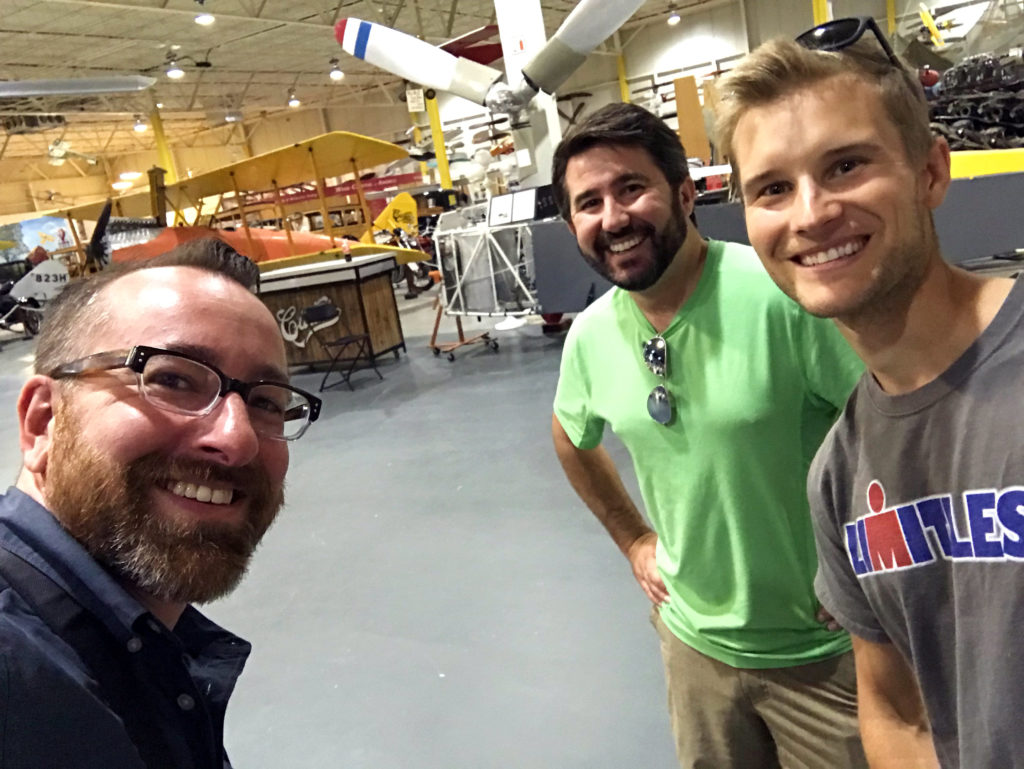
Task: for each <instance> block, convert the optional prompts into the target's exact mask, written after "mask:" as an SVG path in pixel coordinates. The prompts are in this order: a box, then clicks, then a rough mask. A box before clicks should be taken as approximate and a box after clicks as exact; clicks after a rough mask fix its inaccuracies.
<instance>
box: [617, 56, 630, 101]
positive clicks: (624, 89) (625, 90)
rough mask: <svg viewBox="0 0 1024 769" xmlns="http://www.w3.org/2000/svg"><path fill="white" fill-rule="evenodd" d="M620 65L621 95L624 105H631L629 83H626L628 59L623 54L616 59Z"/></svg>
mask: <svg viewBox="0 0 1024 769" xmlns="http://www.w3.org/2000/svg"><path fill="white" fill-rule="evenodd" d="M616 58H617V61H618V65H619V95H620V96H621V97H622V103H623V104H629V83H627V82H626V57H625V56H623V55H622V54H621V53H620V54H619V55H618V56H617V57H616Z"/></svg>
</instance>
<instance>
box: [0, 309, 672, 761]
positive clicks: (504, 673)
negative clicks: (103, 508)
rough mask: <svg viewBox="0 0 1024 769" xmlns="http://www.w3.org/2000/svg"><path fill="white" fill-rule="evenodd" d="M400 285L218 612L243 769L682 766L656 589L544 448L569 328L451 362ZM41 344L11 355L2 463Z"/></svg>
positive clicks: (11, 471)
mask: <svg viewBox="0 0 1024 769" xmlns="http://www.w3.org/2000/svg"><path fill="white" fill-rule="evenodd" d="M398 301H399V305H400V307H401V308H402V315H403V326H404V328H405V333H406V338H407V342H408V345H409V352H408V354H407V355H406V354H403V355H402V356H401V359H400V360H397V361H396V360H394V359H393V358H390V357H389V358H387V359H386V360H382V365H381V370H382V373H383V374H384V377H385V379H384V381H378V380H377V378H376V377H375V376H374V375H373V374H372V372H362V373H359V374H356V375H355V377H354V379H353V382H354V384H355V388H356V390H355V392H349V391H348V389H347V388H344V387H343V386H342V387H340V388H336V389H333V390H331V391H328V392H326V393H324V394H323V397H324V410H323V415H322V417H321V419H320V421H319V422H317V423H316V424H315V425H314V426H313V427H312V428H311V429H310V431H309V432H308V433H307V434H306V436H305V437H303V438H302V440H300V441H298V442H297V443H295V444H293V451H292V464H291V470H290V472H289V477H288V491H287V499H288V503H287V507H286V510H285V511H284V512H283V513H282V515H281V517H280V518H279V520H278V522H277V524H276V525H275V527H274V528H273V529H271V531H270V533H269V534H268V535H267V538H266V540H265V542H264V545H263V546H262V547H261V549H260V551H259V553H258V554H257V555H256V558H255V560H254V563H253V566H252V569H251V571H250V574H249V575H248V577H247V578H246V580H245V582H243V584H242V586H241V587H240V588H239V589H238V590H237V591H236V592H235V593H234V594H233V595H231V596H229V597H228V598H227V599H225V600H222V601H220V602H217V603H215V604H213V605H210V606H209V607H206V609H205V610H206V611H207V613H209V614H210V615H211V616H212V617H213V618H214V619H215V620H217V621H218V622H220V623H222V624H224V625H225V626H227V627H229V628H230V629H231V630H233V631H235V632H237V633H238V634H240V635H242V636H243V637H245V638H247V639H249V640H250V641H252V642H253V645H254V651H253V654H252V657H251V658H250V661H249V664H248V668H247V670H246V672H245V673H244V675H243V676H242V678H241V680H240V681H239V685H238V688H237V690H236V694H235V696H234V698H233V699H232V703H231V706H230V708H229V710H228V721H227V745H228V750H229V752H230V754H231V756H232V760H233V762H234V764H235V766H236V767H238V768H239V769H245V768H247V769H282V767H294V766H302V767H346V769H485V768H486V769H555V768H558V769H568V768H570V767H578V768H579V769H623V768H624V767H640V766H642V767H644V768H645V769H671V768H672V767H675V766H677V764H676V762H675V758H674V754H673V749H672V740H671V736H670V733H669V725H668V716H667V713H666V710H665V694H664V683H663V679H662V672H661V662H660V657H659V654H658V642H657V638H656V636H655V633H654V631H653V629H652V628H651V627H650V625H649V623H648V620H647V616H648V603H647V599H646V598H645V597H644V596H643V594H642V593H641V591H640V589H639V587H637V586H636V584H635V583H634V582H633V579H632V576H631V574H630V571H629V567H628V565H627V563H626V561H625V560H624V559H623V558H622V557H621V556H620V555H619V553H618V552H617V551H616V550H615V548H614V546H613V545H612V543H611V541H610V539H609V538H608V537H607V535H606V534H605V533H604V530H603V529H602V528H601V527H600V526H599V524H597V522H596V521H595V520H594V519H593V517H592V516H591V515H590V513H589V512H588V511H586V509H585V508H583V506H582V503H580V502H579V501H578V500H577V498H576V497H575V495H574V493H573V492H572V490H571V489H570V488H569V486H568V484H567V483H566V481H565V479H564V477H563V476H562V472H561V469H560V468H559V466H558V463H557V460H556V459H555V457H554V453H553V451H552V449H551V442H550V437H549V431H550V413H551V399H552V397H553V394H554V388H555V383H556V380H557V375H558V360H559V356H560V353H561V341H562V340H561V338H560V337H555V338H548V337H546V336H544V335H543V334H542V333H541V329H540V326H538V325H527V326H524V327H523V328H520V329H517V330H515V331H508V332H495V336H496V338H497V339H499V341H500V344H501V350H500V352H499V353H497V354H495V353H494V352H492V351H490V350H489V349H486V348H483V347H482V346H479V345H477V346H473V347H468V348H463V349H462V350H460V351H458V352H457V356H458V357H457V360H456V361H455V362H454V363H449V362H448V361H446V360H445V359H444V358H435V357H434V356H433V355H432V354H431V352H430V350H429V349H427V348H426V342H427V337H428V336H429V332H430V329H431V327H432V324H433V318H434V315H433V312H432V310H431V308H430V303H431V301H432V295H427V296H425V297H420V298H418V299H416V300H411V301H409V300H404V299H401V298H399V300H398ZM477 325H478V324H477V323H476V322H475V320H471V321H470V322H469V323H468V326H469V327H470V328H469V329H467V330H472V328H473V327H476V326H477ZM479 325H480V326H481V327H483V328H487V327H490V326H491V325H493V321H490V320H487V319H484V321H483V323H482V324H479ZM453 335H454V323H453V321H452V320H451V319H448V318H445V319H444V320H443V321H442V338H451V337H452V336H453ZM31 353H32V343H31V342H24V341H11V342H10V343H5V344H4V349H3V350H2V351H0V398H2V400H3V402H5V403H7V404H9V406H8V407H7V408H5V409H3V410H2V411H0V430H2V435H4V436H5V438H6V439H5V440H4V441H2V442H0V475H3V476H4V477H6V478H11V479H13V478H14V476H15V473H16V471H17V467H18V463H19V456H18V450H17V428H16V421H15V417H14V413H13V403H14V400H15V398H16V395H17V391H18V389H19V387H20V382H21V380H22V377H23V375H24V374H23V372H24V371H25V368H26V366H27V365H28V364H29V363H30V357H31ZM294 381H295V383H296V384H298V385H299V386H301V387H306V388H308V389H312V390H315V389H316V387H317V386H318V384H319V376H318V375H316V374H310V373H300V374H298V375H297V376H296V377H295V380H294ZM608 445H609V448H610V449H611V450H612V453H613V456H615V457H616V459H617V460H618V461H619V462H620V465H621V466H622V467H624V468H628V466H629V465H628V459H627V457H626V456H625V453H624V452H623V450H622V449H621V446H620V445H619V444H618V443H617V442H615V441H614V439H612V440H610V441H609V442H608ZM625 474H626V475H627V476H628V481H627V482H628V483H629V485H630V488H631V489H632V490H633V491H634V493H635V483H634V482H633V480H632V477H631V473H629V472H628V471H627V472H626V473H625Z"/></svg>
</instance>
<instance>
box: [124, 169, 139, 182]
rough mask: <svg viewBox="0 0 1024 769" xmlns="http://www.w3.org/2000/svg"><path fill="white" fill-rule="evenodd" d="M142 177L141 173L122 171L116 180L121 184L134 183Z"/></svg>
mask: <svg viewBox="0 0 1024 769" xmlns="http://www.w3.org/2000/svg"><path fill="white" fill-rule="evenodd" d="M141 176H142V171H122V172H121V173H119V174H118V178H119V179H120V180H121V181H123V182H134V181H135V180H136V179H138V178H140V177H141Z"/></svg>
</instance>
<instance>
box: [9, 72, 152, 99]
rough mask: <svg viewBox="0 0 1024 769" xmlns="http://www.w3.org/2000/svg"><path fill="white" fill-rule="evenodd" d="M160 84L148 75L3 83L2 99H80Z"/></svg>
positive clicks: (140, 89) (126, 91) (141, 89)
mask: <svg viewBox="0 0 1024 769" xmlns="http://www.w3.org/2000/svg"><path fill="white" fill-rule="evenodd" d="M154 83H156V78H155V77H146V76H144V75H111V76H109V77H82V78H58V79H55V80H3V81H0V99H27V98H30V97H34V96H78V95H83V94H99V93H130V92H133V91H144V90H146V89H147V88H149V87H150V86H152V85H153V84H154Z"/></svg>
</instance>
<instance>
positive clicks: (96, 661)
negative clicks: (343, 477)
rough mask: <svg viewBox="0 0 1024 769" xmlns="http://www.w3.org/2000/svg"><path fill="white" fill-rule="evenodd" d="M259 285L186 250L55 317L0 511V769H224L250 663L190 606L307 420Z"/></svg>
mask: <svg viewBox="0 0 1024 769" xmlns="http://www.w3.org/2000/svg"><path fill="white" fill-rule="evenodd" d="M257 277H258V271H257V270H256V267H255V265H253V264H252V263H251V262H249V261H248V260H247V259H245V258H244V257H241V256H239V255H238V254H236V253H235V252H233V251H231V250H230V249H226V248H224V247H223V246H221V245H220V244H218V243H216V242H215V241H201V242H194V243H191V244H189V245H187V246H184V247H182V248H181V249H179V250H177V251H173V252H170V253H168V254H166V255H164V256H162V257H158V258H157V259H155V260H152V261H150V262H146V263H142V264H140V265H131V266H128V267H124V266H119V267H114V268H109V269H108V270H105V271H104V272H101V273H100V274H98V275H96V276H93V277H90V278H88V279H85V280H82V281H79V282H76V283H73V284H71V285H70V286H68V288H66V289H65V290H64V291H63V292H62V293H61V294H60V295H59V297H58V298H57V299H56V300H54V301H53V302H52V303H51V305H50V306H49V307H48V308H47V318H46V321H45V324H44V326H43V329H42V332H41V334H40V336H39V339H38V347H37V349H36V359H35V372H36V373H35V374H34V375H33V376H32V377H30V379H29V380H28V382H27V383H26V384H25V385H24V387H23V388H22V391H21V395H20V398H19V399H18V419H19V428H20V443H21V451H22V459H23V464H22V468H21V472H20V474H19V476H18V479H17V482H16V485H15V487H13V488H11V489H9V490H8V491H7V493H6V494H4V495H3V496H2V497H0V669H2V671H3V676H2V684H0V714H2V728H0V733H2V737H0V755H2V760H0V763H2V764H3V766H4V769H30V768H34V767H75V768H76V769H84V767H96V768H97V769H99V767H103V768H104V769H142V768H143V767H145V768H146V769H153V767H194V768H195V769H224V767H228V766H230V762H229V761H228V758H227V755H226V753H225V750H224V744H223V731H224V714H225V708H226V707H227V701H228V697H229V696H230V694H231V691H232V689H233V688H234V685H235V681H236V679H237V677H238V675H239V673H241V670H242V667H243V665H244V664H245V660H246V658H247V656H248V654H249V649H250V646H249V644H248V643H246V642H245V641H243V640H242V639H240V638H238V637H236V636H234V635H232V634H231V633H229V632H228V631H226V630H224V629H222V628H220V627H218V626H217V625H215V624H214V623H213V622H211V621H210V620H208V619H207V618H205V617H204V616H203V615H202V614H201V613H199V612H198V611H197V610H196V609H195V608H194V607H192V606H191V604H192V603H205V602H208V601H212V600H214V599H216V598H219V597H221V596H223V595H225V594H226V593H228V592H229V591H231V590H232V589H233V588H234V587H235V586H236V585H237V584H238V582H239V581H240V580H241V578H242V576H243V574H244V573H245V570H246V568H247V566H248V564H249V560H250V558H251V556H252V554H253V551H254V550H255V548H256V546H257V545H258V543H259V542H260V539H261V538H262V537H263V535H264V533H265V532H266V531H267V529H268V528H269V527H270V525H271V523H273V521H274V518H275V517H276V515H277V513H278V510H279V509H280V507H281V505H282V502H283V486H284V477H285V472H286V470H287V468H288V441H289V440H292V439H295V438H298V437H299V436H300V435H302V433H303V432H304V431H305V429H306V427H308V426H309V424H310V423H311V422H312V421H314V420H315V419H316V418H317V416H318V414H319V410H320V402H319V400H318V399H317V398H315V397H313V396H312V395H310V394H308V393H305V392H303V391H302V390H299V389H298V388H295V387H292V386H291V385H290V384H289V383H288V372H287V365H286V360H285V351H284V343H283V341H282V338H281V334H280V332H279V331H278V328H277V324H276V322H275V321H274V318H273V316H272V315H271V314H270V312H269V311H268V310H267V308H266V307H265V306H264V305H263V304H262V303H261V302H260V300H259V299H257V298H256V297H255V296H254V295H253V294H252V292H251V290H250V287H251V286H252V285H254V284H255V281H256V278H257Z"/></svg>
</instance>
